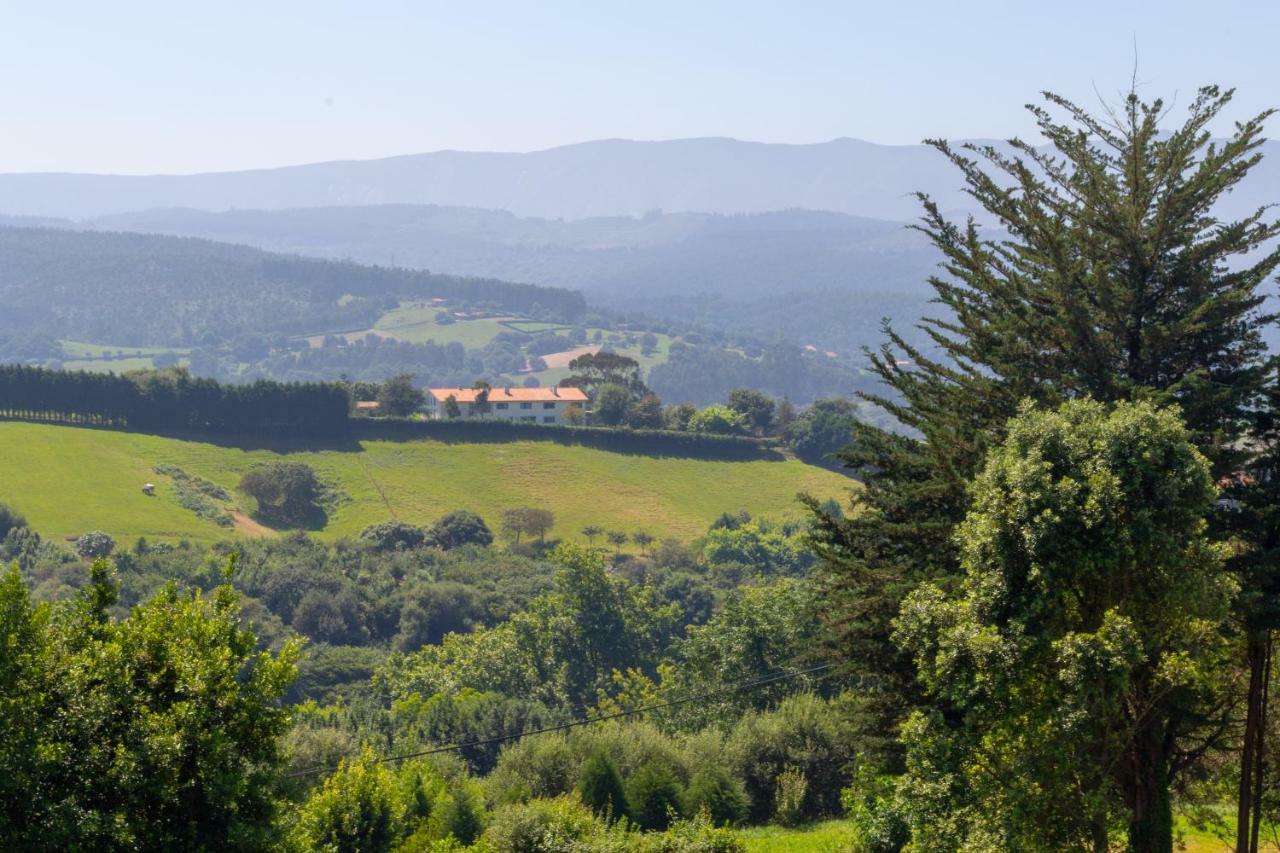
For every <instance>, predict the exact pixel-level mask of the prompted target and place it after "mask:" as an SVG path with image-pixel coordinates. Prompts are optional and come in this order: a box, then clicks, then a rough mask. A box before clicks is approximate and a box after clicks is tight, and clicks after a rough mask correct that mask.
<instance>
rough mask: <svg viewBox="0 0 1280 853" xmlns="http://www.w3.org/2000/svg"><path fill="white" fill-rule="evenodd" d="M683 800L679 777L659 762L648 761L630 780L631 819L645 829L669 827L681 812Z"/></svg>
mask: <svg viewBox="0 0 1280 853" xmlns="http://www.w3.org/2000/svg"><path fill="white" fill-rule="evenodd" d="M681 799H682V796H681V791H680V782H679V780H677V779H676V776H675V774H674V773H672V772H671V769H670V768H669V767H667V766H665V765H662V764H659V763H657V762H650V763H648V764H645V765H644V766H643V767H641V768H640V769H638V770H636V771H635V772H634V773H632V774H631V777H630V778H629V779H627V803H628V804H629V806H630V810H631V819H632V820H633V821H635V823H636V825H637V826H639V827H640V828H641V829H666V828H667V827H668V826H670V825H671V820H672V815H675V816H677V817H678V816H679V815H680V806H681V802H680V801H681Z"/></svg>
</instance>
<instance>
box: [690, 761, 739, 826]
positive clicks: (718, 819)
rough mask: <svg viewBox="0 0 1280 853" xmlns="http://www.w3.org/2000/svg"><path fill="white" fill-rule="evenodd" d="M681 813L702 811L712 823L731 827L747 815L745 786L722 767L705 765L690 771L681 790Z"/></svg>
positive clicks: (693, 813) (694, 813)
mask: <svg viewBox="0 0 1280 853" xmlns="http://www.w3.org/2000/svg"><path fill="white" fill-rule="evenodd" d="M684 805H685V813H686V814H692V815H696V814H698V813H699V812H706V815H707V817H708V818H709V819H710V820H711V823H712V824H713V825H715V826H733V825H735V824H737V823H740V822H741V821H742V820H743V818H745V817H746V816H747V808H748V806H749V805H750V800H749V799H748V798H747V789H746V788H745V787H744V786H743V784H742V783H741V782H740V781H738V780H737V779H734V778H733V777H732V776H730V775H729V774H728V773H726V772H725V770H724V768H722V767H717V766H714V765H712V766H707V767H702V768H700V769H699V770H698V771H697V772H696V773H694V774H693V779H692V780H691V781H690V782H689V789H688V790H687V791H686V792H685V799H684Z"/></svg>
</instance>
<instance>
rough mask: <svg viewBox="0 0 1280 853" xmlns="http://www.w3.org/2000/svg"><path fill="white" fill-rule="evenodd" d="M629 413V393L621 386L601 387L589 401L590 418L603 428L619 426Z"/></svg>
mask: <svg viewBox="0 0 1280 853" xmlns="http://www.w3.org/2000/svg"><path fill="white" fill-rule="evenodd" d="M630 411H631V392H630V391H628V390H627V389H626V388H624V387H623V386H621V385H603V386H601V387H600V389H599V390H597V391H596V394H595V398H594V399H593V400H592V401H591V417H592V418H593V419H594V420H595V421H596V423H600V424H604V425H605V426H620V425H622V424H623V423H624V422H625V421H626V420H627V414H628V413H629V412H630Z"/></svg>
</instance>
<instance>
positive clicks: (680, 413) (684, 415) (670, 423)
mask: <svg viewBox="0 0 1280 853" xmlns="http://www.w3.org/2000/svg"><path fill="white" fill-rule="evenodd" d="M697 413H698V407H697V406H694V405H693V404H692V403H680V404H679V405H676V406H667V407H666V408H665V409H663V410H662V425H663V427H665V428H666V429H669V430H674V431H676V432H684V431H686V430H687V429H689V421H690V420H692V419H693V416H694V415H696V414H697Z"/></svg>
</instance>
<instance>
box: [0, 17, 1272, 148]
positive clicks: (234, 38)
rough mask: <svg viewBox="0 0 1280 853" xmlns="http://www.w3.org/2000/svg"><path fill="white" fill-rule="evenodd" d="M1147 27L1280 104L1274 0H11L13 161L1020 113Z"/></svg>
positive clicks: (974, 128)
mask: <svg viewBox="0 0 1280 853" xmlns="http://www.w3.org/2000/svg"><path fill="white" fill-rule="evenodd" d="M1135 40H1136V43H1137V53H1138V61H1139V70H1138V74H1139V79H1140V81H1141V82H1142V83H1144V84H1145V86H1144V89H1143V91H1144V92H1146V93H1148V94H1157V93H1163V94H1168V95H1176V96H1177V103H1178V104H1179V105H1185V104H1186V103H1187V102H1188V101H1189V100H1190V97H1191V95H1192V94H1193V92H1194V91H1195V88H1196V87H1197V86H1198V85H1201V84H1203V83H1208V82H1216V83H1220V84H1223V85H1229V86H1234V87H1236V88H1237V89H1238V90H1239V94H1238V97H1237V105H1238V107H1239V111H1240V114H1241V115H1243V114H1244V113H1245V112H1256V111H1258V110H1260V109H1262V108H1263V107H1267V106H1272V105H1280V60H1277V58H1276V54H1275V51H1276V50H1277V49H1278V46H1280V2H1276V1H1275V0H1267V1H1264V0H1257V2H1248V3H1246V2H1212V3H1205V2H1203V0H1196V2H1146V3H1139V2H1126V0H1109V2H1101V1H1100V0H1072V2H1061V1H1060V2H1039V1H1038V0H1037V1H1036V2H1032V1H1031V0H1028V2H984V1H983V0H975V2H958V0H952V2H931V0H930V1H929V2H921V0H917V2H912V3H907V2H892V0H882V2H877V3H874V4H873V3H865V2H857V1H855V0H849V1H848V2H800V0H790V2H776V3H762V2H755V3H752V2H749V0H736V2H699V0H684V2H672V3H667V2H656V0H645V1H644V2H625V3H622V2H619V3H611V2H604V0H595V2H591V0H586V2H562V0H526V2H520V3H488V2H483V1H482V0H450V2H445V3H436V2H428V0H418V2H403V3H401V2H390V1H389V0H387V2H382V0H361V2H355V0H353V2H346V3H331V2H321V0H308V2H289V0H256V2H252V3H249V2H236V0H217V2H190V0H168V1H167V2H162V3H160V2H158V3H150V2H146V3H144V2H132V0H120V2H114V3H109V2H101V0H94V1H93V2H58V0H0V80H2V81H3V83H2V84H0V171H4V172H15V171H44V170H56V171H99V172H130V173H146V172H191V171H206V170H221V169H239V168H248V167H255V166H276V165H283V164H288V163H303V162H312V161H317V160H330V159H345V158H369V157H380V156H387V155H393V154H405V153H415V152H421V151H431V150H437V149H441V148H459V149H474V150H506V151H523V150H531V149H538V148H546V147H550V146H554V145H561V144H565V143H571V142H580V141H583V140H588V139H599V138H604V137H627V138H637V139H668V138H676V137H689V136H733V137H737V138H740V139H753V140H762V141H776V142H818V141H825V140H828V139H831V138H834V137H838V136H854V137H860V138H863V139H869V140H872V141H875V142H887V143H906V142H918V141H919V140H920V139H921V138H922V137H925V136H947V137H962V136H1007V135H1010V134H1013V133H1019V132H1022V133H1025V132H1026V131H1027V129H1028V121H1027V119H1026V117H1025V114H1024V112H1023V111H1022V109H1021V105H1022V104H1024V103H1026V102H1027V101H1028V100H1030V99H1033V98H1035V97H1036V93H1037V92H1038V91H1039V90H1040V89H1043V88H1053V89H1056V90H1058V91H1061V92H1063V93H1065V94H1068V95H1070V96H1073V97H1077V98H1080V99H1082V100H1087V101H1089V102H1090V103H1091V104H1092V103H1096V97H1095V95H1094V86H1096V87H1097V88H1098V90H1100V91H1101V92H1103V93H1104V94H1107V95H1114V93H1116V92H1117V91H1118V90H1120V89H1121V88H1123V87H1125V86H1126V85H1127V84H1128V80H1129V77H1130V73H1131V71H1132V68H1133V60H1134V43H1135ZM1276 133H1280V131H1276V130H1274V129H1273V135H1274V134H1276Z"/></svg>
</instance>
